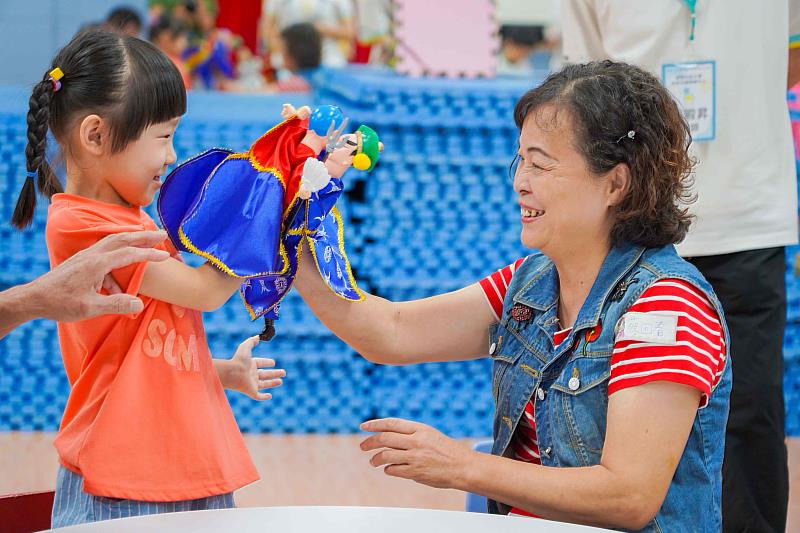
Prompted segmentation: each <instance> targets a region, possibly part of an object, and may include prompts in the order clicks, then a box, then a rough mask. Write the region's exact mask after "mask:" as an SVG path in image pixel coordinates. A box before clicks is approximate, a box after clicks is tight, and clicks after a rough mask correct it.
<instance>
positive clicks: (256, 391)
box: [215, 336, 286, 400]
mask: <svg viewBox="0 0 800 533" xmlns="http://www.w3.org/2000/svg"><path fill="white" fill-rule="evenodd" d="M258 342H259V340H258V336H255V337H250V338H249V339H247V340H245V341H244V342H243V343H241V344H240V345H239V347H238V348H237V349H236V353H235V354H234V355H233V358H231V359H230V360H229V361H220V360H219V359H216V360H215V366H216V367H217V372H218V373H219V377H220V380H221V381H222V386H223V387H225V388H226V389H231V390H235V391H239V392H241V393H242V394H245V395H247V396H249V397H251V398H253V399H254V400H269V399H270V398H272V394H270V393H268V392H261V391H262V390H264V389H272V388H275V387H280V386H281V385H282V384H283V380H282V379H281V378H283V377H284V376H286V371H285V370H283V369H274V370H266V369H267V368H272V367H274V366H275V361H274V360H273V359H267V358H265V357H253V348H255V347H256V346H257V345H258Z"/></svg>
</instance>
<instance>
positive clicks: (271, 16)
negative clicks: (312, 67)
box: [260, 0, 356, 67]
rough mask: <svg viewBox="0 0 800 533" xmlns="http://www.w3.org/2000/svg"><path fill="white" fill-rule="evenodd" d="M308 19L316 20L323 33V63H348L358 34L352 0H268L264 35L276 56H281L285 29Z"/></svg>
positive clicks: (264, 5) (330, 64)
mask: <svg viewBox="0 0 800 533" xmlns="http://www.w3.org/2000/svg"><path fill="white" fill-rule="evenodd" d="M304 22H308V23H311V24H313V25H314V26H315V27H316V28H317V31H319V33H320V35H321V36H322V64H323V65H324V66H327V67H342V66H344V65H346V64H347V61H348V60H349V58H350V54H351V52H352V45H353V42H354V40H355V38H356V26H355V21H354V19H353V6H352V4H351V2H350V0H264V4H263V8H262V14H261V22H260V29H261V39H262V42H263V44H264V45H265V46H267V48H268V49H269V51H270V52H271V53H272V54H273V59H277V58H276V56H275V52H277V51H279V50H280V33H281V31H283V30H284V29H285V28H288V27H289V26H291V25H293V24H300V23H304ZM275 66H276V67H281V66H282V65H275Z"/></svg>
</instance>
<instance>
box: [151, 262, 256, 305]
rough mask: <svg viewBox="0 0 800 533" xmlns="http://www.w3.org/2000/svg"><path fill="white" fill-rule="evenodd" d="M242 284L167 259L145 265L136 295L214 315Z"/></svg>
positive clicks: (205, 268) (210, 268) (210, 269)
mask: <svg viewBox="0 0 800 533" xmlns="http://www.w3.org/2000/svg"><path fill="white" fill-rule="evenodd" d="M241 284H242V280H241V279H238V278H234V277H232V276H228V275H227V274H224V273H223V272H221V271H220V270H219V269H217V268H216V267H214V266H212V265H210V264H208V263H206V264H204V265H201V266H199V267H197V268H195V267H191V266H189V265H187V264H185V263H181V262H180V261H178V260H176V259H173V258H170V259H167V260H166V261H164V262H161V263H148V264H147V267H146V268H145V271H144V277H143V278H142V285H141V287H140V288H139V292H140V293H141V294H143V295H145V296H149V297H150V298H155V299H156V300H161V301H163V302H167V303H171V304H175V305H180V306H181V307H187V308H189V309H196V310H198V311H214V310H215V309H219V308H220V307H222V305H223V304H224V303H225V302H227V301H228V298H230V297H231V295H232V294H233V293H234V292H236V291H237V290H238V289H239V286H240V285H241Z"/></svg>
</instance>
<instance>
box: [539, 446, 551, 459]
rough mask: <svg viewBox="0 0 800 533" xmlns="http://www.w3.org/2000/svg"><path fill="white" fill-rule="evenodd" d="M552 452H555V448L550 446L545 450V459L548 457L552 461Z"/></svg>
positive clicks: (543, 453)
mask: <svg viewBox="0 0 800 533" xmlns="http://www.w3.org/2000/svg"><path fill="white" fill-rule="evenodd" d="M552 451H553V448H551V447H550V446H548V447H547V448H545V449H544V450H542V455H544V456H545V457H547V458H548V459H550V452H552Z"/></svg>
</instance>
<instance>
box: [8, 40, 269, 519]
mask: <svg viewBox="0 0 800 533" xmlns="http://www.w3.org/2000/svg"><path fill="white" fill-rule="evenodd" d="M185 111H186V91H185V89H184V86H183V81H182V79H181V75H180V73H179V72H178V70H177V69H176V68H175V66H174V65H173V64H172V62H171V61H170V60H169V59H168V58H167V57H166V56H165V55H164V54H163V53H162V52H160V51H159V50H158V49H157V48H155V47H154V46H152V45H151V44H150V43H147V42H145V41H141V40H139V39H136V38H134V37H128V36H123V35H119V34H116V33H111V32H106V31H101V30H90V31H87V32H83V33H80V34H78V35H76V36H75V37H74V38H73V39H72V41H70V42H69V43H68V44H67V45H66V46H65V47H64V48H63V49H62V50H61V51H60V52H59V53H58V54H57V55H56V57H55V58H54V60H53V63H52V65H51V67H50V69H48V74H47V75H45V76H44V78H43V79H42V81H40V82H39V83H37V84H36V85H35V86H34V88H33V93H32V95H31V98H30V111H29V113H28V146H27V148H26V157H27V171H28V173H27V179H26V181H25V185H24V186H23V189H22V193H21V194H20V198H19V200H18V203H17V206H16V209H15V211H14V215H13V219H12V222H13V224H14V225H15V226H17V227H18V228H23V227H25V226H27V225H28V224H30V222H31V219H32V217H33V211H34V207H35V205H36V190H35V189H36V188H38V190H39V193H41V194H42V195H43V196H45V197H47V198H49V199H50V200H51V205H50V208H49V210H48V217H47V229H46V239H47V247H48V251H49V255H50V262H51V266H52V267H55V266H57V265H59V264H60V263H62V262H63V261H65V260H66V259H68V258H69V257H71V256H72V255H74V254H75V253H77V252H79V251H80V250H83V249H85V248H88V247H89V246H91V245H92V244H94V243H95V242H97V241H99V240H101V239H102V238H103V237H105V236H107V235H110V234H116V233H123V232H131V231H139V230H155V229H157V228H156V225H155V223H154V222H153V220H152V219H151V218H150V217H148V216H147V214H145V213H144V212H143V211H142V209H141V206H144V205H147V204H149V203H150V202H151V201H152V200H153V196H154V195H155V193H156V191H157V190H158V189H159V187H160V184H161V182H160V179H161V175H162V174H163V173H164V172H165V170H166V168H167V166H169V165H170V164H172V163H173V162H174V161H175V151H174V149H173V146H172V136H173V134H174V132H175V128H176V127H177V125H178V121H179V119H180V117H181V115H183V114H184V112H185ZM48 130H49V131H51V132H52V133H53V135H54V137H55V139H56V141H57V142H58V144H59V146H60V148H61V150H62V152H63V155H64V159H65V162H66V173H67V179H66V187H65V189H62V187H61V185H60V184H59V182H58V180H57V178H56V176H55V175H54V173H53V170H52V169H51V167H50V165H49V164H48V162H47V160H46V158H45V149H46V144H47V133H48ZM34 181H35V182H36V183H34ZM62 191H63V192H62ZM157 248H160V249H163V250H167V251H168V252H169V253H170V255H171V256H172V257H170V258H169V259H167V260H166V261H163V262H160V263H155V262H144V263H135V264H133V265H130V266H128V267H125V268H120V269H117V270H114V271H112V278H113V281H111V280H109V283H104V284H103V289H111V290H115V289H116V290H120V289H121V290H122V291H124V292H125V293H128V294H131V295H138V296H139V297H140V298H141V299H142V302H143V303H144V309H143V310H142V311H141V312H139V313H137V314H136V315H132V316H122V315H109V316H103V317H98V318H93V319H90V320H85V321H82V322H74V323H59V324H58V333H59V342H60V345H61V353H62V358H63V361H64V367H65V369H66V373H67V378H68V379H69V382H70V385H71V391H70V395H69V399H68V400H67V405H66V408H65V411H64V416H63V419H62V421H61V427H60V429H59V432H58V436H57V437H56V439H55V447H56V450H57V452H58V455H59V460H60V463H61V466H60V467H59V473H58V478H57V482H56V496H55V502H54V505H53V518H52V524H53V526H54V527H60V526H66V525H71V524H77V523H82V522H91V521H95V520H102V519H107V518H111V517H114V518H118V517H123V516H131V515H140V514H152V513H162V512H169V511H182V510H196V509H209V508H223V507H232V506H234V502H233V496H232V492H233V491H234V490H235V489H237V488H239V487H242V486H244V485H246V484H248V483H251V482H253V481H255V480H257V479H258V473H257V472H256V469H255V467H254V465H253V463H252V461H251V459H250V457H249V455H248V452H247V449H246V448H245V445H244V441H243V439H242V436H241V434H240V432H239V429H238V428H237V426H236V422H235V420H234V418H233V413H232V412H231V410H230V407H229V405H228V403H227V400H226V398H225V394H224V391H223V387H225V388H229V389H234V390H239V391H240V392H243V393H245V394H247V395H249V396H251V397H253V398H255V399H259V400H265V399H269V398H270V397H271V396H270V395H269V394H267V393H264V392H261V390H262V389H265V388H270V387H274V386H278V385H280V384H281V379H280V378H281V377H282V376H283V375H284V372H283V371H282V370H266V369H264V367H268V366H273V365H274V361H272V360H270V359H262V358H253V357H252V353H251V352H252V349H253V347H254V346H255V345H256V344H257V343H258V339H257V338H252V339H248V340H246V341H245V342H244V343H242V344H241V345H240V346H239V349H238V350H237V351H236V354H235V355H234V356H233V358H232V359H230V360H217V359H212V358H211V354H210V353H209V349H208V346H207V343H206V339H205V335H204V333H203V326H202V321H201V315H200V312H199V311H200V310H210V309H214V308H216V307H219V306H220V305H222V304H223V303H224V302H225V301H226V300H227V299H228V297H229V296H231V294H233V293H234V292H235V291H236V290H237V289H238V287H239V284H240V282H241V280H237V279H236V278H231V277H228V276H226V275H224V274H222V273H221V272H220V271H218V270H217V269H216V268H214V267H212V266H210V265H203V266H201V267H199V268H190V267H189V266H187V265H185V264H184V263H183V262H182V261H181V260H180V256H179V255H178V253H177V251H176V250H175V248H174V247H173V246H172V245H171V244H170V243H169V242H168V241H165V242H163V243H162V244H160V245H158V246H157Z"/></svg>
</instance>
